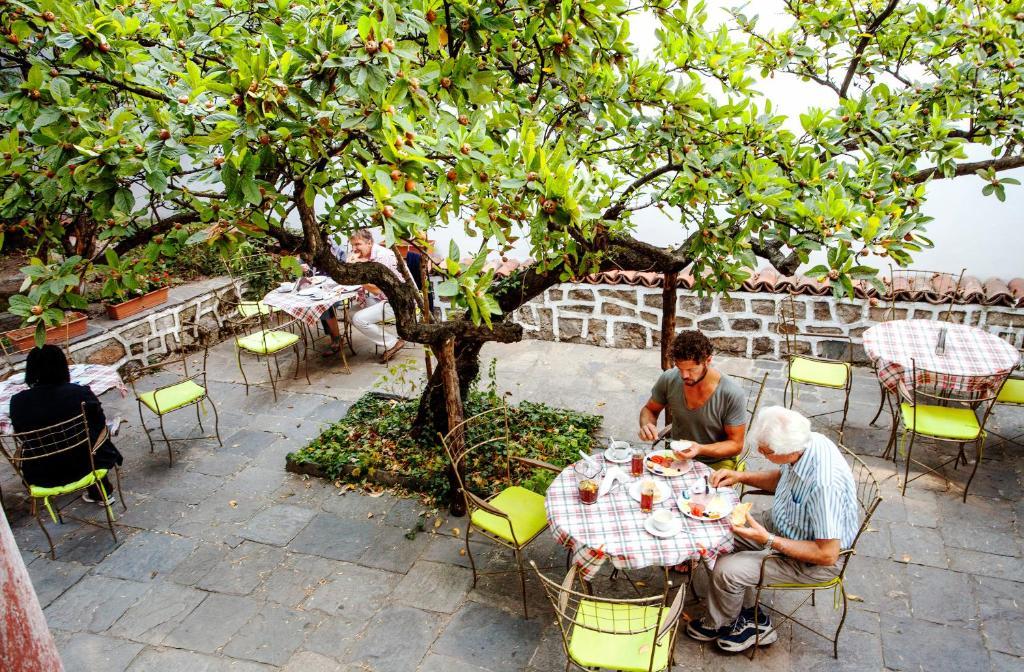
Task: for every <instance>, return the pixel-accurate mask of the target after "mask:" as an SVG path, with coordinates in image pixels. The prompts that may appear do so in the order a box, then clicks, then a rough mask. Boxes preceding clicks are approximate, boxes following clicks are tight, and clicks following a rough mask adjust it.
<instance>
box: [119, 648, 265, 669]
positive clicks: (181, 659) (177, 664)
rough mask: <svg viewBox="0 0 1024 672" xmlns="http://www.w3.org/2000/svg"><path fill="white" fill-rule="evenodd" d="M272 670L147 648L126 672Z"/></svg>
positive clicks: (192, 653) (237, 662)
mask: <svg viewBox="0 0 1024 672" xmlns="http://www.w3.org/2000/svg"><path fill="white" fill-rule="evenodd" d="M273 669H274V668H272V667H270V666H267V665H263V664H261V663H253V662H250V661H247V660H232V659H231V658H223V657H218V656H209V655H206V654H203V653H197V652H195V651H182V650H179V649H165V648H159V649H157V648H147V649H144V650H143V651H142V653H140V654H139V655H138V656H137V657H136V658H135V660H134V661H132V664H131V665H130V666H129V667H128V672H270V671H271V670H273Z"/></svg>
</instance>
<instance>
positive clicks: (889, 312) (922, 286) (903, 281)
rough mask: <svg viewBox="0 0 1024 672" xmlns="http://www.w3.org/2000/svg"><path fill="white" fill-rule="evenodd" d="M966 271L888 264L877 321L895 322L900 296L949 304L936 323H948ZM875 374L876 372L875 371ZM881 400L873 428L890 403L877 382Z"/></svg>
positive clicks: (959, 294)
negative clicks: (935, 269)
mask: <svg viewBox="0 0 1024 672" xmlns="http://www.w3.org/2000/svg"><path fill="white" fill-rule="evenodd" d="M966 271H967V269H966V268H962V269H960V273H959V274H957V273H946V272H944V271H921V270H912V269H906V268H900V269H897V268H895V267H893V265H892V264H889V281H888V282H887V283H886V293H885V295H884V296H883V297H882V298H883V300H885V301H886V302H887V303H888V304H889V305H888V307H887V308H886V310H885V312H884V313H883V314H882V319H881V320H880V321H881V322H891V321H892V320H895V319H896V301H897V297H899V296H902V297H904V298H903V300H904V301H913V300H915V299H919V298H923V299H925V300H926V301H929V302H930V303H934V302H935V301H936V300H939V303H940V304H941V303H945V302H946V299H948V300H949V304H948V305H947V306H946V311H945V312H944V313H943V314H942V315H941V316H940V317H939V321H940V322H952V321H953V320H952V317H953V306H954V305H955V304H956V303H957V302H958V301H961V300H962V299H963V293H962V292H961V288H962V287H963V280H964V273H965V272H966ZM876 374H877V371H876ZM878 389H879V392H880V393H881V399H880V400H879V402H878V410H877V411H875V417H873V418H871V422H869V423H868V424H869V425H872V426H873V425H874V424H875V421H876V420H878V416H880V415H881V414H882V409H883V408H884V407H885V402H886V401H889V405H890V410H891V406H892V400H891V398H890V397H889V391H888V390H886V389H885V386H884V385H882V383H881V381H879V383H878Z"/></svg>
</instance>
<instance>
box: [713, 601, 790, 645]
mask: <svg viewBox="0 0 1024 672" xmlns="http://www.w3.org/2000/svg"><path fill="white" fill-rule="evenodd" d="M759 631H760V639H758V632H759ZM778 638H779V635H778V633H777V632H776V631H775V628H773V627H772V620H771V618H769V616H768V614H766V613H763V612H761V613H758V618H757V623H756V624H755V623H754V608H753V607H751V608H749V609H744V610H743V611H742V612H740V615H739V617H738V618H737V619H736V622H735V623H733V625H732V629H731V630H730V631H729V632H728V633H727V634H725V635H722V636H721V637H719V638H718V648H720V649H722V650H723V651H728V652H730V653H739V652H740V651H746V650H747V649H749V648H750V647H752V646H753V645H754V642H757V644H758V646H768V645H769V644H773V643H774V642H775V640H777V639H778Z"/></svg>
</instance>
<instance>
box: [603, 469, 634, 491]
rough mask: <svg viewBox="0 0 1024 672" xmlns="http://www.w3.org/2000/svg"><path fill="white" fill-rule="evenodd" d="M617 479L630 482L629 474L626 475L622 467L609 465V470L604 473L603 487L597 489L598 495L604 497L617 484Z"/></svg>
mask: <svg viewBox="0 0 1024 672" xmlns="http://www.w3.org/2000/svg"><path fill="white" fill-rule="evenodd" d="M615 481H622V482H623V483H628V482H629V476H627V475H626V472H624V471H623V470H622V469H620V468H618V467H614V466H613V467H608V471H606V472H605V474H604V480H603V481H601V487H599V488H598V489H597V496H598V497H604V496H605V495H607V494H608V492H609V491H610V490H611V489H612V486H613V485H615Z"/></svg>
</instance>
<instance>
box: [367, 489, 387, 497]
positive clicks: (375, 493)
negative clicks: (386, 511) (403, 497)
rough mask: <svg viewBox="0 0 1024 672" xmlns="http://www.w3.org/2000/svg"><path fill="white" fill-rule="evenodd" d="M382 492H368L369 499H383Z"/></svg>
mask: <svg viewBox="0 0 1024 672" xmlns="http://www.w3.org/2000/svg"><path fill="white" fill-rule="evenodd" d="M384 492H385V491H384V490H381V491H380V492H370V497H383V496H384Z"/></svg>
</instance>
